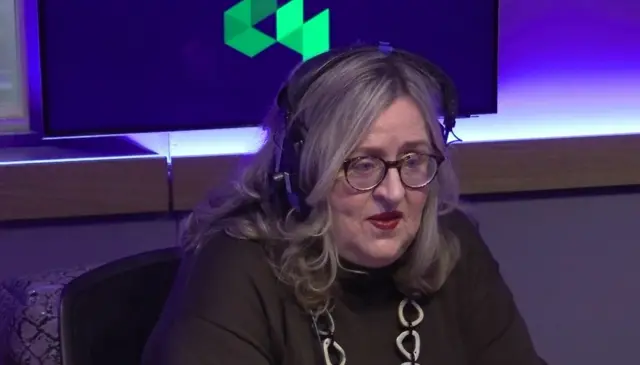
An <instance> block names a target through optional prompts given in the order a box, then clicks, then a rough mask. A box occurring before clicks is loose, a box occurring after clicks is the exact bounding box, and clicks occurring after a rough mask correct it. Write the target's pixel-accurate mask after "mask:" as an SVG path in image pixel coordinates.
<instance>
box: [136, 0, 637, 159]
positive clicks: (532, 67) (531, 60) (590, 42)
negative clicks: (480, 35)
mask: <svg viewBox="0 0 640 365" xmlns="http://www.w3.org/2000/svg"><path fill="white" fill-rule="evenodd" d="M500 12H501V14H500V41H499V52H500V54H499V96H498V114H496V115H483V116H480V117H477V118H471V119H462V120H460V121H459V122H458V126H457V127H456V134H457V135H458V136H459V137H460V138H462V139H463V140H464V141H465V142H488V141H503V140H528V139H544V138H564V137H581V136H606V135H619V134H635V133H640V2H638V1H635V0H594V1H588V2H585V1H582V0H565V1H556V0H539V1H527V0H502V1H501V3H500ZM259 133H260V131H259V130H258V129H256V128H243V129H234V130H217V131H204V132H197V134H189V133H187V134H183V133H177V134H172V135H171V136H170V138H171V140H172V143H171V147H172V148H171V154H172V155H173V156H185V155H201V154H206V155H217V154H241V153H252V152H254V151H255V150H257V149H258V148H259V146H260V140H261V139H260V138H259V136H260V134H259ZM196 136H197V137H196ZM141 143H143V144H144V141H142V142H141Z"/></svg>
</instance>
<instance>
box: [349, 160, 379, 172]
mask: <svg viewBox="0 0 640 365" xmlns="http://www.w3.org/2000/svg"><path fill="white" fill-rule="evenodd" d="M379 168H380V162H379V161H378V160H376V159H374V158H370V157H363V158H359V159H357V160H355V161H353V162H351V164H349V172H350V173H355V174H367V173H371V172H375V171H377V170H378V169H379Z"/></svg>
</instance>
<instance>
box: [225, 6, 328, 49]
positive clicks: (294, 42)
mask: <svg viewBox="0 0 640 365" xmlns="http://www.w3.org/2000/svg"><path fill="white" fill-rule="evenodd" d="M272 14H275V21H276V36H275V38H274V37H272V36H269V35H267V34H265V33H264V32H262V31H260V30H258V29H256V28H255V25H256V24H258V23H259V22H261V21H263V20H264V19H266V18H267V17H269V16H270V15H272ZM224 43H225V44H226V45H228V46H229V47H231V48H233V49H235V50H236V51H238V52H240V53H243V54H245V55H246V56H248V57H254V56H256V55H258V54H259V53H261V52H262V51H264V50H265V49H267V48H269V47H271V46H272V45H274V44H275V43H280V44H282V45H284V46H286V47H288V48H289V49H291V50H293V51H295V52H297V53H299V54H300V55H301V56H302V59H303V60H308V59H309V58H312V57H314V56H317V55H319V54H321V53H324V52H326V51H328V50H329V48H330V45H329V9H325V10H323V11H322V12H320V13H319V14H317V15H315V16H314V17H313V18H311V19H309V20H307V21H304V0H291V1H289V2H287V3H286V4H285V5H282V6H281V7H278V1H277V0H242V1H240V2H239V3H237V4H235V5H234V6H232V7H230V8H229V9H227V11H225V12H224Z"/></svg>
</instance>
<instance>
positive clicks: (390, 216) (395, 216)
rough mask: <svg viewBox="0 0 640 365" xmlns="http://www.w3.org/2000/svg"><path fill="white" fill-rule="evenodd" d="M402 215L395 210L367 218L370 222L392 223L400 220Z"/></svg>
mask: <svg viewBox="0 0 640 365" xmlns="http://www.w3.org/2000/svg"><path fill="white" fill-rule="evenodd" d="M402 217H403V214H402V212H399V211H397V210H394V211H391V212H382V213H379V214H375V215H372V216H371V217H369V218H367V219H368V220H370V221H382V222H384V221H393V220H400V219H402Z"/></svg>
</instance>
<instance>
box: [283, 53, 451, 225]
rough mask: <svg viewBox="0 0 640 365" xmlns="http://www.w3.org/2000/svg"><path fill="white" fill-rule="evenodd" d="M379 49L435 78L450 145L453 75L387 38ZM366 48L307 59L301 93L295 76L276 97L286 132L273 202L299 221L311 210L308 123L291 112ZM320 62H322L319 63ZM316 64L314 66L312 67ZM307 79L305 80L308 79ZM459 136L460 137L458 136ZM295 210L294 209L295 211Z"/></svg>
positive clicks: (445, 138) (444, 128) (443, 128)
mask: <svg viewBox="0 0 640 365" xmlns="http://www.w3.org/2000/svg"><path fill="white" fill-rule="evenodd" d="M377 48H378V51H380V52H382V53H383V54H385V55H387V56H392V55H393V56H394V57H399V58H401V59H402V60H404V61H405V62H407V63H409V64H410V65H411V66H413V67H414V69H415V70H417V71H419V72H421V73H422V74H424V75H425V76H428V77H430V78H432V79H434V80H435V81H436V83H437V84H438V86H439V88H440V98H441V102H442V106H441V108H442V117H443V122H442V124H441V125H440V131H441V134H442V138H443V139H444V142H445V145H449V144H450V143H448V139H449V134H452V135H453V136H454V137H455V134H454V133H453V128H454V127H455V125H456V116H457V115H458V93H457V90H456V88H455V85H454V84H453V81H452V80H451V78H450V77H449V76H448V75H447V74H446V73H445V72H444V71H442V69H440V67H438V66H436V65H435V64H433V63H432V62H430V61H428V60H427V59H425V58H423V57H420V56H418V55H415V54H413V53H409V52H406V51H402V50H396V49H394V48H393V47H392V46H391V45H390V44H389V43H387V42H380V43H379V45H378V47H377ZM363 51H371V47H368V46H359V47H354V48H350V49H348V50H346V51H345V50H341V51H340V50H334V51H329V52H326V53H324V54H323V55H321V56H319V57H316V58H315V59H313V61H310V62H305V63H303V64H302V65H301V66H300V69H304V68H305V65H306V64H309V65H311V66H309V65H307V67H308V68H311V70H309V71H307V72H304V70H302V73H303V75H302V76H301V77H296V76H295V74H297V73H300V72H301V71H300V70H297V71H295V72H294V77H292V79H295V80H296V81H299V82H293V83H296V84H299V85H296V87H295V90H298V95H290V93H291V91H290V89H291V88H292V80H291V79H290V80H289V81H287V82H286V83H285V84H284V85H283V86H282V88H281V89H280V91H279V92H278V96H277V98H276V104H277V107H278V109H279V112H280V113H281V115H282V116H283V120H284V132H283V133H281V135H280V141H279V144H278V146H279V147H280V148H279V151H278V152H276V154H275V157H274V158H275V161H274V163H273V174H272V175H271V180H272V181H271V182H272V195H273V203H274V204H275V205H276V206H277V207H278V210H280V211H281V213H282V214H284V215H287V214H289V213H290V212H291V213H294V214H295V217H296V219H297V220H298V221H304V220H305V219H306V218H307V217H308V216H309V215H310V213H311V207H310V206H309V205H308V204H307V203H306V201H305V199H306V196H307V194H306V193H305V192H304V191H303V190H302V189H301V188H300V184H299V173H298V172H299V169H300V156H301V154H302V147H303V146H304V138H305V133H306V130H305V125H304V123H302V122H301V121H298V120H294V118H292V116H293V115H294V114H295V111H296V107H297V104H298V102H299V101H300V100H301V99H302V97H303V96H304V93H305V92H306V91H307V90H308V89H309V88H310V87H311V86H312V85H313V84H314V83H315V82H316V81H317V80H318V79H319V78H320V77H322V75H324V74H325V73H326V72H327V71H329V70H331V69H332V68H333V67H336V66H337V65H339V64H340V63H342V61H344V60H346V59H348V58H350V57H352V56H353V55H355V54H358V53H359V52H363ZM317 63H321V65H320V66H319V67H318V66H317ZM313 66H315V67H313ZM305 79H306V80H305ZM456 140H459V139H457V137H456ZM292 210H293V211H292Z"/></svg>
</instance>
